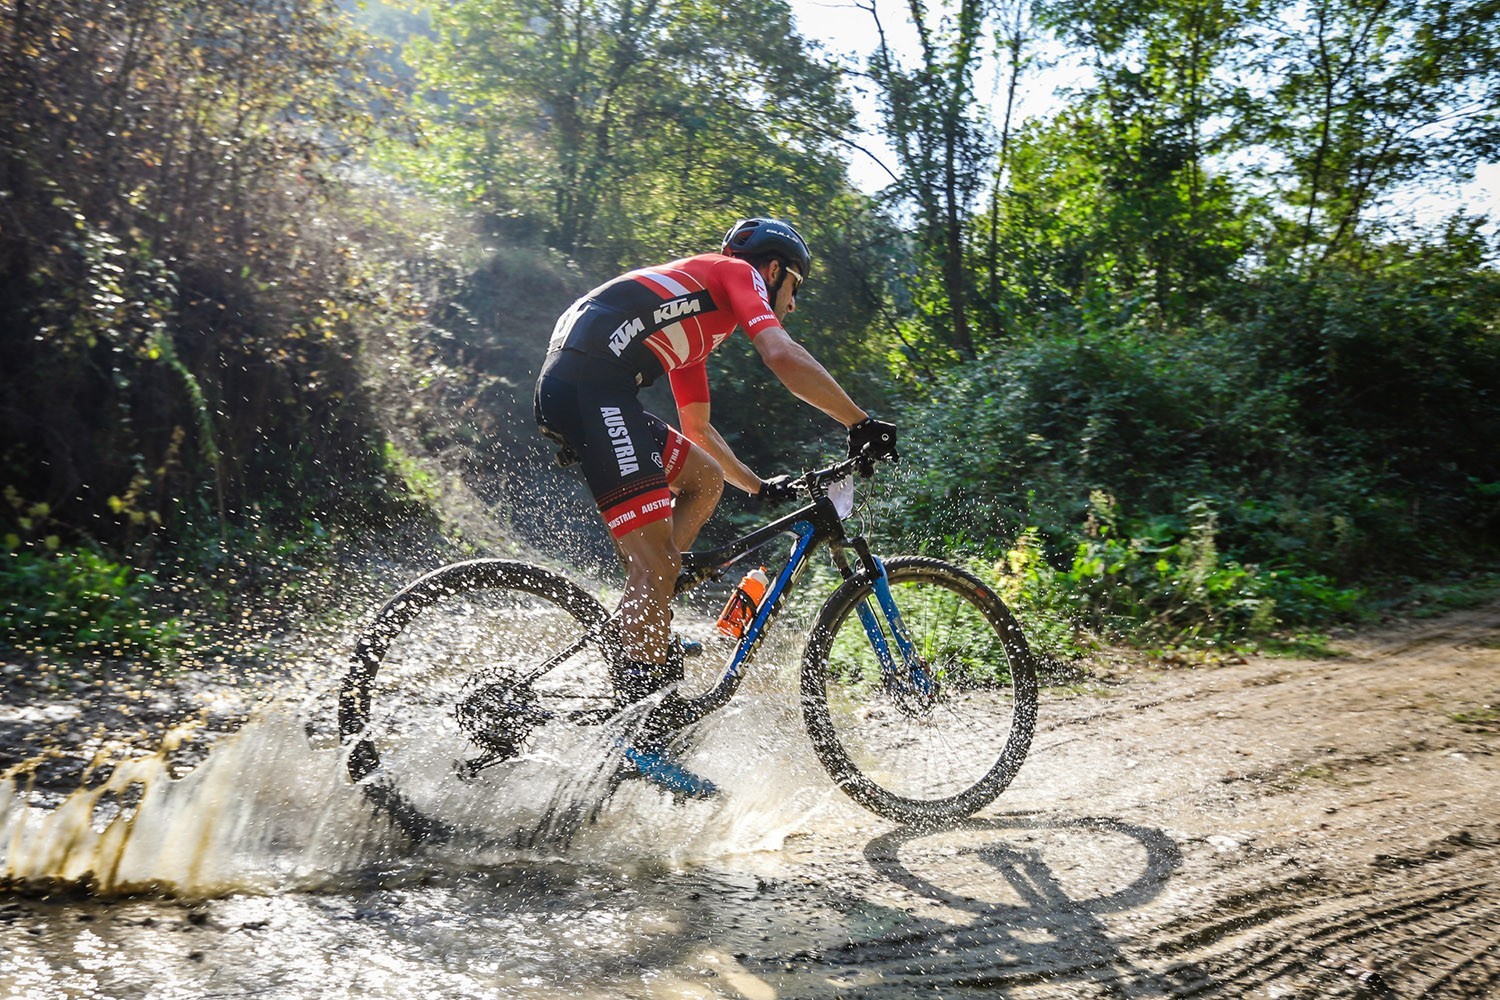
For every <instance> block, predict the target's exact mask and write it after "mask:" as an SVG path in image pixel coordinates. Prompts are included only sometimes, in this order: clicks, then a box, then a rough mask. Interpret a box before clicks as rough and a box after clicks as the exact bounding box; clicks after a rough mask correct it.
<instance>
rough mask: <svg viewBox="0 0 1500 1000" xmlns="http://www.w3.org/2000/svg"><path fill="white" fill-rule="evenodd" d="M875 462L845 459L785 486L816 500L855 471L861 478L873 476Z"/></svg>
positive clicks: (858, 457)
mask: <svg viewBox="0 0 1500 1000" xmlns="http://www.w3.org/2000/svg"><path fill="white" fill-rule="evenodd" d="M876 461H877V459H873V458H868V457H866V456H864V455H857V456H855V457H853V458H846V459H844V460H843V461H841V462H834V463H833V464H832V465H829V466H825V467H823V468H821V469H813V470H812V471H811V472H804V473H802V475H800V476H798V477H797V478H795V479H793V480H792V481H791V482H790V483H788V484H787V485H789V486H791V487H792V489H794V490H796V491H797V492H798V493H801V494H803V495H804V496H807V497H812V498H814V499H816V498H817V497H820V496H822V495H824V494H825V493H827V492H828V487H830V486H832V485H833V484H834V483H836V482H839V481H840V480H842V479H847V478H849V477H850V476H852V475H853V474H854V473H855V472H856V471H857V472H858V473H859V474H860V475H861V476H862V477H864V478H866V479H868V478H869V477H870V476H872V475H874V474H875V463H876ZM878 461H882V462H884V461H889V459H879V460H878Z"/></svg>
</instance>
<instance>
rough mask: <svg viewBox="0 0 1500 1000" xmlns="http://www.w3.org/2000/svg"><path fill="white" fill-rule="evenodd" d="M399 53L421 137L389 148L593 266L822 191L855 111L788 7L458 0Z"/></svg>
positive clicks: (501, 219) (687, 0)
mask: <svg viewBox="0 0 1500 1000" xmlns="http://www.w3.org/2000/svg"><path fill="white" fill-rule="evenodd" d="M433 15H434V16H433V27H434V31H435V34H436V40H435V41H433V42H430V43H421V42H418V43H414V44H413V45H412V46H411V48H410V50H409V52H408V53H407V58H408V60H409V61H410V62H411V63H412V64H413V65H414V66H415V68H416V70H417V72H418V75H419V77H420V78H421V79H422V81H423V82H424V83H425V85H426V89H425V92H424V96H423V101H422V105H421V108H422V110H423V112H424V114H425V115H426V116H427V117H428V118H429V119H430V122H431V128H430V129H429V130H428V135H427V141H426V142H425V143H424V144H423V146H422V147H421V148H420V149H418V150H415V151H412V152H410V153H408V154H405V155H404V156H403V157H402V159H403V161H404V162H405V163H406V164H407V165H408V166H409V168H410V169H412V170H413V171H414V172H415V173H417V174H418V175H420V176H421V177H423V178H424V179H425V180H426V181H427V182H428V183H429V184H430V185H431V186H432V187H433V188H435V189H436V190H439V191H441V192H444V193H446V194H452V195H458V196H460V197H461V198H463V199H464V200H466V201H467V202H468V203H470V204H472V205H474V206H476V207H477V208H479V209H481V210H483V211H484V212H486V213H488V214H489V215H490V216H492V218H493V219H494V220H495V222H496V224H497V225H499V226H501V227H503V229H504V231H506V232H508V233H510V234H512V235H514V236H524V235H525V234H540V235H541V236H542V237H543V238H544V240H545V242H546V243H547V244H548V245H550V246H552V247H555V248H557V249H560V250H562V251H563V252H564V253H566V254H568V255H569V256H571V257H574V258H577V259H580V260H583V261H584V262H585V263H586V264H588V265H590V266H592V267H597V268H599V269H600V270H601V271H603V270H612V269H616V268H618V267H621V266H626V265H628V266H637V265H638V264H639V263H640V262H641V261H642V260H649V259H652V258H656V257H659V256H663V255H665V256H667V257H671V256H681V255H685V254H687V253H695V252H699V251H701V249H702V248H703V247H705V246H708V245H710V243H711V241H713V240H714V239H715V238H717V237H719V236H721V235H722V234H723V232H724V230H725V229H726V228H727V227H728V223H729V222H732V221H733V219H732V218H730V217H732V216H736V215H745V214H750V213H751V212H752V211H755V210H762V209H769V210H771V211H774V212H775V214H787V215H792V216H797V215H799V214H807V215H810V214H811V213H810V212H803V213H798V212H794V211H788V208H789V202H791V203H793V204H795V203H796V202H798V201H800V202H802V203H803V205H805V206H806V207H808V208H811V207H812V206H814V205H816V204H818V201H819V199H822V198H827V197H828V196H829V194H830V193H831V192H834V193H836V190H837V188H838V187H839V186H840V182H841V180H842V174H843V168H842V165H841V164H840V163H839V162H838V160H837V159H836V157H834V156H833V155H832V152H831V150H832V149H833V148H834V145H835V143H836V142H837V141H838V137H839V136H841V135H842V134H843V133H844V132H845V131H847V130H848V129H849V127H850V125H851V122H852V117H853V115H852V112H851V110H850V108H849V105H848V101H847V99H846V97H845V95H844V93H843V91H842V88H841V84H840V78H839V75H838V73H837V71H836V70H835V68H834V67H832V66H831V65H828V64H827V63H825V62H823V61H822V60H821V59H819V58H818V57H817V56H816V55H815V54H814V53H813V52H811V51H809V49H808V47H807V46H806V44H805V43H804V41H803V40H802V39H801V37H800V36H799V35H798V34H797V33H796V31H795V30H794V29H793V26H792V21H791V12H790V10H789V8H788V7H787V5H786V4H784V3H780V2H768V3H759V4H727V5H726V4H718V3H705V2H702V0H647V2H642V0H577V2H571V3H566V4H558V3H546V2H540V0H470V2H467V3H460V4H451V5H443V6H440V7H437V8H434V11H433Z"/></svg>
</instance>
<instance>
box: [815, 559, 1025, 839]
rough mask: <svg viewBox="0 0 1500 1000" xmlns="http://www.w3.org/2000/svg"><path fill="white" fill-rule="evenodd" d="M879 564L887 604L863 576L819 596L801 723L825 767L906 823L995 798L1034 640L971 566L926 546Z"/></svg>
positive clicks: (1007, 771)
mask: <svg viewBox="0 0 1500 1000" xmlns="http://www.w3.org/2000/svg"><path fill="white" fill-rule="evenodd" d="M885 569H886V578H887V580H888V582H889V588H890V597H891V601H890V602H884V601H882V600H881V595H880V594H879V593H878V588H877V586H876V583H875V582H874V581H872V580H870V579H868V578H866V577H865V576H863V575H861V576H856V577H853V578H851V579H849V580H846V581H844V583H843V584H842V585H841V586H840V587H839V589H838V590H836V591H834V593H833V596H831V597H830V598H829V599H828V601H827V603H825V604H824V605H823V609H822V611H821V612H820V613H819V615H818V621H817V624H816V625H815V626H814V628H813V632H812V635H811V637H810V638H809V639H808V643H807V650H806V652H805V653H804V655H803V658H802V715H803V721H804V722H805V723H806V724H807V730H808V733H809V734H810V735H811V737H812V743H813V748H814V750H815V751H816V752H817V755H818V759H819V760H820V761H821V762H822V764H823V766H824V768H826V769H827V771H828V773H829V774H830V775H832V777H833V780H834V781H835V782H837V783H838V785H839V787H840V788H842V789H843V790H844V791H845V792H846V793H847V794H848V795H849V797H850V798H852V799H854V800H855V801H856V802H858V803H859V804H860V805H862V806H864V807H865V808H867V809H869V810H870V811H871V812H874V813H876V814H877V815H880V816H883V817H885V818H887V819H892V820H896V821H897V822H901V823H910V824H923V825H925V824H934V823H942V822H948V821H951V820H955V819H962V818H963V817H966V816H970V815H973V814H974V813H975V812H977V811H979V810H980V809H982V808H984V807H985V806H986V805H988V804H989V803H991V802H993V801H994V800H995V797H996V796H998V795H999V794H1000V793H1001V792H1002V791H1004V790H1005V787H1006V786H1007V785H1008V784H1010V781H1011V779H1012V778H1014V777H1015V775H1016V772H1017V770H1019V769H1020V767H1021V762H1022V761H1023V760H1024V759H1025V758H1026V751H1027V749H1028V748H1029V747H1030V745H1031V734H1032V730H1033V728H1034V727H1035V725H1036V707H1037V682H1036V668H1035V665H1034V662H1033V660H1032V656H1031V651H1030V649H1029V648H1028V647H1027V645H1026V639H1025V637H1024V636H1023V635H1022V634H1021V629H1020V627H1019V626H1017V625H1016V621H1015V619H1014V618H1013V617H1012V616H1011V613H1010V611H1009V610H1008V609H1007V608H1006V607H1005V605H1004V604H1003V603H1002V602H1001V601H1000V598H999V597H997V596H996V595H995V593H994V591H992V590H990V588H989V587H987V586H985V584H984V583H983V582H982V581H981V580H979V578H978V577H975V576H973V575H972V574H970V573H967V572H965V571H964V570H961V569H959V568H958V567H956V566H953V565H951V564H949V563H945V562H942V561H941V560H938V559H930V558H926V557H921V556H898V557H896V558H893V559H891V560H889V561H888V562H887V563H886V564H885ZM893 612H894V614H893ZM893 622H899V623H900V627H899V628H897V627H895V626H894V625H893Z"/></svg>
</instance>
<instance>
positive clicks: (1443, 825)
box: [751, 607, 1500, 1000]
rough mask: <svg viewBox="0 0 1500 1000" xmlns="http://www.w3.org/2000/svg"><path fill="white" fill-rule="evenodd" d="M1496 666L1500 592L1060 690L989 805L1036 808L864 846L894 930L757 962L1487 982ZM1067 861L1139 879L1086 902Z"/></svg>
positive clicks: (1131, 985)
mask: <svg viewBox="0 0 1500 1000" xmlns="http://www.w3.org/2000/svg"><path fill="white" fill-rule="evenodd" d="M1497 678H1500V617H1497V615H1496V609H1495V608H1493V607H1491V608H1488V609H1481V610H1478V611H1476V612H1470V613H1462V614H1459V615H1455V616H1451V617H1450V618H1448V619H1446V620H1443V621H1440V622H1435V623H1428V622H1421V623H1417V624H1416V625H1408V626H1404V627H1398V628H1395V629H1391V630H1389V631H1388V632H1387V633H1386V634H1384V635H1377V636H1374V637H1369V636H1365V637H1361V638H1360V640H1359V641H1358V642H1351V643H1349V644H1347V648H1346V649H1345V650H1344V655H1342V656H1340V657H1338V658H1335V659H1331V660H1316V661H1302V662H1298V661H1288V660H1268V659H1255V660H1251V661H1249V662H1246V663H1243V664H1229V665H1224V666H1216V667H1210V668H1206V669H1202V670H1193V671H1182V670H1168V671H1165V672H1151V674H1150V676H1149V677H1148V676H1144V675H1137V676H1126V677H1124V678H1123V680H1121V681H1120V682H1119V683H1118V684H1113V685H1110V686H1109V687H1108V688H1106V690H1104V691H1103V692H1102V693H1099V694H1097V695H1087V696H1083V697H1076V698H1068V699H1065V700H1063V701H1061V702H1054V703H1053V704H1051V705H1050V706H1045V707H1044V713H1043V716H1044V726H1043V729H1042V730H1041V731H1040V732H1039V733H1038V740H1037V743H1036V745H1035V748H1034V753H1033V760H1031V761H1029V762H1028V764H1027V768H1028V769H1029V770H1027V769H1023V774H1022V781H1021V784H1020V787H1019V788H1018V789H1016V790H1015V791H1014V794H1012V793H1008V794H1007V796H1006V797H1005V798H1004V799H1002V802H1001V803H1000V804H1001V805H1002V806H1004V805H1006V804H1007V802H1008V803H1009V804H1010V805H1011V806H1016V805H1020V806H1022V807H1023V808H1027V807H1030V806H1035V807H1036V808H1034V809H1030V810H1029V811H1027V812H1024V813H1012V814H1010V815H1009V816H1007V817H1004V818H1001V819H991V820H981V821H979V825H978V826H977V827H972V826H971V827H970V829H969V834H970V836H971V837H973V838H974V839H975V840H976V841H977V842H980V843H979V844H978V846H974V847H971V848H965V849H960V850H959V851H957V852H956V853H957V855H958V857H955V858H951V859H948V860H947V861H946V862H945V860H944V855H945V854H953V853H954V851H953V850H952V848H951V846H950V847H949V849H948V850H947V851H945V850H943V849H940V847H939V846H938V844H937V843H935V842H927V843H925V844H924V842H923V838H922V837H920V836H915V835H913V836H912V837H911V842H910V844H909V846H908V847H906V848H901V849H899V850H898V849H897V848H898V847H899V845H892V844H887V845H886V847H885V848H876V849H867V850H866V856H867V860H868V861H869V862H870V863H871V865H872V867H874V868H875V870H876V871H877V872H878V873H879V874H881V875H882V876H883V877H884V878H885V879H886V880H888V881H889V882H892V883H895V885H896V886H898V887H900V889H901V890H903V891H904V895H897V896H892V897H889V899H890V900H893V901H897V902H899V903H900V904H901V905H900V906H899V907H893V908H898V909H900V910H902V911H904V912H899V913H898V914H897V916H898V918H905V919H901V920H900V921H899V925H898V926H895V927H885V928H882V929H881V930H880V931H878V932H875V933H867V934H864V935H859V934H855V933H851V934H850V939H848V940H846V941H843V942H836V941H835V942H826V941H825V943H824V944H823V946H822V947H811V948H806V949H804V950H802V951H798V952H795V953H793V954H790V955H784V956H782V957H781V958H778V959H766V960H762V961H761V962H758V963H757V962H754V960H751V961H752V964H753V965H754V966H755V967H757V968H758V970H759V972H760V974H761V975H763V976H765V977H766V978H767V979H768V980H769V981H771V982H773V983H778V984H783V983H784V984H785V985H786V987H787V992H786V995H788V996H792V995H795V996H805V997H823V996H830V997H831V996H839V997H842V996H869V997H877V996H878V997H885V996H904V995H912V994H915V993H918V992H926V993H932V994H935V995H940V996H945V997H946V996H953V997H967V996H974V997H978V996H996V995H1003V996H1005V997H1008V998H1033V997H1035V998H1043V997H1070V998H1071V997H1210V996H1212V997H1234V998H1239V997H1262V998H1279V997H1349V998H1388V997H1389V998H1394V997H1400V998H1403V1000H1404V998H1412V997H1432V998H1453V1000H1460V998H1462V1000H1471V998H1479V997H1486V996H1495V995H1500V823H1497V821H1496V819H1495V816H1494V812H1493V807H1492V806H1491V805H1490V803H1491V802H1492V801H1493V790H1494V789H1495V788H1496V787H1500V786H1497V784H1496V775H1497V765H1496V761H1497V758H1500V743H1497V740H1496V732H1495V730H1494V727H1493V725H1492V724H1489V723H1484V724H1480V723H1472V724H1471V723H1468V722H1465V721H1464V719H1465V717H1467V716H1472V715H1473V710H1474V709H1475V708H1476V707H1479V708H1481V709H1482V710H1483V712H1484V713H1486V714H1485V715H1484V716H1483V717H1484V718H1488V714H1487V713H1489V712H1490V711H1491V706H1493V705H1495V704H1496V701H1495V699H1496V696H1497V695H1500V684H1497ZM1082 810H1090V811H1094V812H1095V815H1100V814H1102V815H1103V816H1104V817H1105V818H1102V819H1096V820H1080V819H1077V818H1076V817H1077V816H1078V815H1079V813H1080V811H1082ZM1085 827H1088V828H1090V830H1091V832H1092V834H1093V839H1094V841H1095V842H1094V843H1092V844H1089V843H1085V842H1084V840H1085V838H1083V837H1082V836H1081V835H1080V831H1082V830H1083V829H1084V828H1085ZM1058 830H1064V831H1071V832H1072V833H1073V834H1075V835H1077V836H1075V841H1076V842H1074V843H1070V844H1053V843H1050V842H1049V839H1050V836H1051V834H1053V833H1055V832H1056V831H1058ZM1121 830H1130V831H1132V835H1133V836H1134V837H1135V838H1136V839H1137V840H1138V841H1140V842H1141V844H1144V845H1146V847H1145V850H1146V855H1147V857H1146V859H1145V861H1144V862H1142V860H1141V857H1140V854H1139V849H1135V850H1129V849H1121V845H1120V844H1118V843H1116V844H1111V843H1109V842H1108V840H1107V838H1106V839H1101V838H1103V837H1104V835H1105V834H1106V833H1108V832H1110V831H1114V832H1118V831H1121ZM893 836H894V835H893ZM976 858H977V859H982V860H984V861H985V862H986V863H987V865H988V868H989V871H988V872H983V871H980V870H979V869H978V868H977V867H976V865H975V863H974V861H975V859H976ZM903 859H904V860H905V862H906V865H905V867H906V868H908V869H913V870H920V871H921V872H922V873H923V875H922V876H921V877H919V876H917V875H916V874H914V872H913V871H910V870H903V867H902V861H903ZM1080 869H1081V870H1082V871H1083V872H1084V873H1085V875H1086V877H1084V878H1083V879H1082V883H1089V882H1094V883H1104V882H1112V883H1114V884H1117V885H1118V884H1125V883H1130V884H1129V886H1128V888H1126V889H1125V890H1122V891H1118V892H1115V893H1114V894H1113V895H1111V896H1107V897H1105V898H1103V899H1100V898H1095V899H1092V900H1090V899H1088V898H1085V897H1086V896H1087V893H1081V892H1079V891H1078V890H1079V888H1080V885H1081V884H1082V883H1080V875H1079V871H1080ZM1132 880H1133V881H1132ZM912 897H915V898H916V901H917V904H918V905H915V906H913V905H905V900H907V899H909V898H912ZM976 897H979V898H976ZM982 900H988V902H984V901H982ZM809 982H821V983H826V984H828V986H827V988H824V987H822V986H820V987H818V988H815V989H810V988H809V987H808V983H809Z"/></svg>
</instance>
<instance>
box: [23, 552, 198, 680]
mask: <svg viewBox="0 0 1500 1000" xmlns="http://www.w3.org/2000/svg"><path fill="white" fill-rule="evenodd" d="M156 589H157V581H156V578H155V577H154V576H152V575H151V574H149V573H142V572H139V571H137V570H135V569H133V568H131V567H129V566H126V565H122V564H120V563H117V562H114V561H113V560H111V559H110V558H109V557H108V556H105V555H103V554H101V553H99V552H97V551H95V550H93V549H85V548H80V549H62V550H58V551H52V552H48V551H38V550H36V549H34V548H20V549H9V548H8V549H6V550H4V551H0V594H4V595H5V596H4V598H3V600H0V648H6V649H10V650H12V651H15V652H17V653H20V654H21V655H24V656H33V657H56V656H66V657H88V658H107V659H126V658H129V659H140V658H152V659H170V658H171V657H172V655H173V653H174V652H175V650H176V649H177V648H178V647H179V645H180V643H181V638H182V628H181V624H180V623H179V622H178V621H177V620H176V619H175V618H170V617H163V616H162V614H161V612H160V610H159V609H158V608H157V607H155V606H154V605H155V603H156V601H155V597H156Z"/></svg>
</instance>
